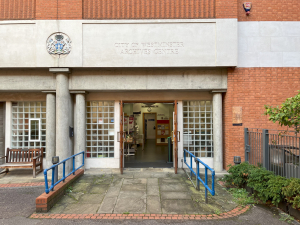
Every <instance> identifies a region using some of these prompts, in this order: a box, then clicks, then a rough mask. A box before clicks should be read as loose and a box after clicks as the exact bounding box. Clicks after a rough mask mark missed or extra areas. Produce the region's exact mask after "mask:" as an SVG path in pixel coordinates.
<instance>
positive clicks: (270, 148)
mask: <svg viewBox="0 0 300 225" xmlns="http://www.w3.org/2000/svg"><path fill="white" fill-rule="evenodd" d="M244 133H245V161H247V162H249V163H250V164H252V165H255V166H260V165H261V166H263V167H265V168H266V169H268V170H270V171H273V172H274V173H275V174H276V175H280V176H284V177H287V178H290V177H295V178H300V151H299V147H300V134H298V135H297V134H296V133H295V132H293V131H278V130H267V129H256V128H245V131H244Z"/></svg>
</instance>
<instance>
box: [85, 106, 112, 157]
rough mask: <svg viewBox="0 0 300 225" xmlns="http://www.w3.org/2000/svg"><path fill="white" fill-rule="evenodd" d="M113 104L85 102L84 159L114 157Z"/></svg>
mask: <svg viewBox="0 0 300 225" xmlns="http://www.w3.org/2000/svg"><path fill="white" fill-rule="evenodd" d="M114 110H115V107H114V102H113V101H90V102H86V157H87V158H113V157H114V144H115V142H114V132H115V127H114Z"/></svg>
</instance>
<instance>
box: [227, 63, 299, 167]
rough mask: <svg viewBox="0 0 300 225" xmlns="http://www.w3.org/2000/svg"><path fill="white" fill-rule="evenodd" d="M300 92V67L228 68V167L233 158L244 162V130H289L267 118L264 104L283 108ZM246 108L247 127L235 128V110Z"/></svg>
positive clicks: (244, 122) (244, 116) (245, 119)
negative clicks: (233, 113)
mask: <svg viewBox="0 0 300 225" xmlns="http://www.w3.org/2000/svg"><path fill="white" fill-rule="evenodd" d="M297 90H300V68H235V69H228V89H227V93H226V94H225V95H224V104H223V109H224V112H223V117H224V118H223V125H224V126H223V129H224V150H225V151H224V152H225V154H224V167H226V166H227V165H228V164H230V163H231V164H232V163H233V156H242V159H243V160H244V136H243V135H244V127H248V128H267V129H281V130H283V129H285V128H283V127H280V126H278V125H277V124H274V123H272V122H270V121H268V117H267V116H265V115H263V113H264V105H265V104H270V105H273V106H276V105H280V104H281V103H282V102H283V101H284V100H285V99H286V98H288V97H292V96H294V95H296V94H297V93H298V92H297ZM233 106H241V107H242V109H243V115H242V120H243V126H241V127H239V126H232V107H233Z"/></svg>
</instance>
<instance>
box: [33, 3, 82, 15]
mask: <svg viewBox="0 0 300 225" xmlns="http://www.w3.org/2000/svg"><path fill="white" fill-rule="evenodd" d="M36 19H39V20H45V19H46V20H47V19H49V20H53V19H66V20H71V19H82V0H59V1H55V0H52V1H49V0H36Z"/></svg>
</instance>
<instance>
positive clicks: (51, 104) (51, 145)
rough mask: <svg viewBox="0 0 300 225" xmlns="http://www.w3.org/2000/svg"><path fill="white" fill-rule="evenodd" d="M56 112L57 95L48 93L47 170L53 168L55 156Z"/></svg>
mask: <svg viewBox="0 0 300 225" xmlns="http://www.w3.org/2000/svg"><path fill="white" fill-rule="evenodd" d="M55 115H56V110H55V93H47V98H46V127H47V132H46V146H47V149H46V165H45V167H46V168H49V167H50V166H52V157H53V156H55V154H56V152H55V147H56V146H55V143H56V140H55V138H56V137H55V136H56V135H55V134H56V130H55V127H56V126H55V123H56V120H55V119H56V116H55Z"/></svg>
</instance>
